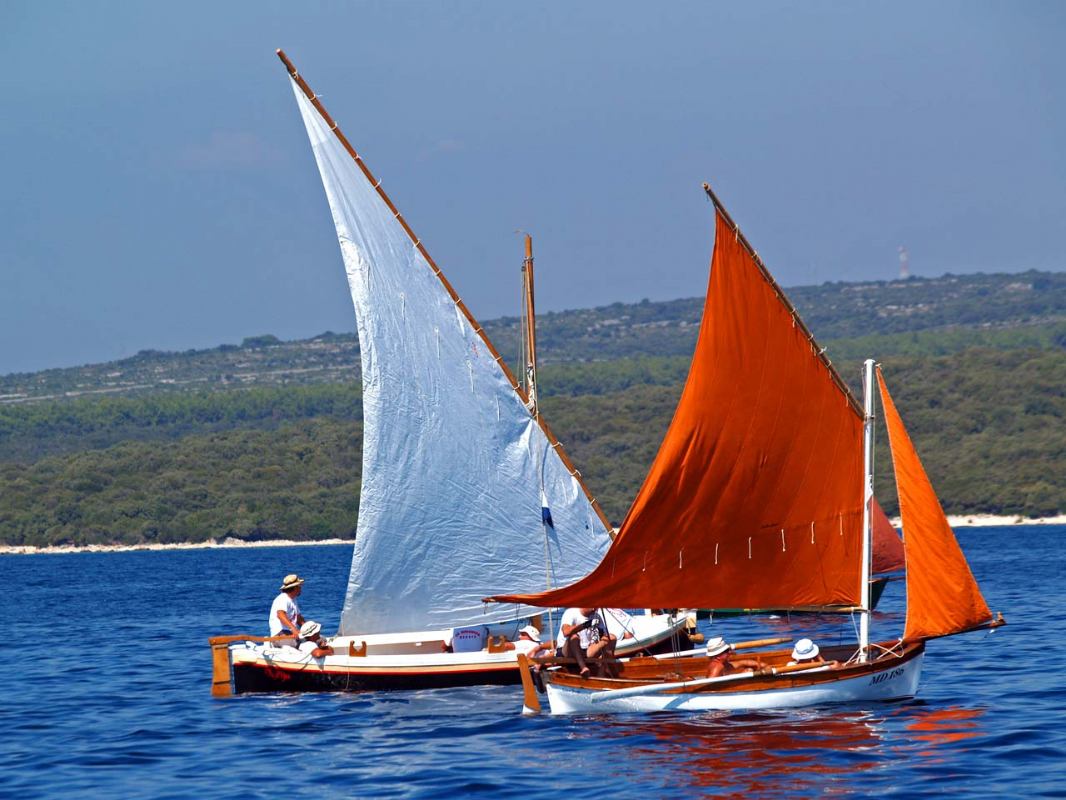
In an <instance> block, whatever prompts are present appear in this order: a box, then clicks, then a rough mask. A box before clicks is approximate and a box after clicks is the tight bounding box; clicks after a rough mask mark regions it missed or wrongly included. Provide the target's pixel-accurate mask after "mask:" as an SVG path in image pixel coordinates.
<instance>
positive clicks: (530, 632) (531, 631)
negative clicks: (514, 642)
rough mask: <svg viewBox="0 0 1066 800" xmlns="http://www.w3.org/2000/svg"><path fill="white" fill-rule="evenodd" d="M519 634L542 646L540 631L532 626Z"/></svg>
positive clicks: (523, 629) (521, 630)
mask: <svg viewBox="0 0 1066 800" xmlns="http://www.w3.org/2000/svg"><path fill="white" fill-rule="evenodd" d="M518 632H519V633H524V634H525V635H526V636H528V637H529V638H530V639H532V640H533V641H534V642H536V643H537V644H540V631H538V630H537V629H536V628H534V627H533V626H532V625H526V627H524V628H522V629H520V630H519V631H518Z"/></svg>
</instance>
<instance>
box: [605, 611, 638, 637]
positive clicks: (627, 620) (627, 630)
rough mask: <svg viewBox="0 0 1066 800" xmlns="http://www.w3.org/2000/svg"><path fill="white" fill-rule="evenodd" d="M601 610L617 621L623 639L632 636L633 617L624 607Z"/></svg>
mask: <svg viewBox="0 0 1066 800" xmlns="http://www.w3.org/2000/svg"><path fill="white" fill-rule="evenodd" d="M603 611H604V613H605V614H607V615H608V617H613V618H614V621H615V622H617V623H618V625H619V627H620V628H621V629H622V639H623V640H624V639H632V638H634V633H633V617H632V615H631V614H630V613H629V612H628V611H626V610H625V609H624V608H605V609H604V610H603Z"/></svg>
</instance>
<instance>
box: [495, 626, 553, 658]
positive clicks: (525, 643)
mask: <svg viewBox="0 0 1066 800" xmlns="http://www.w3.org/2000/svg"><path fill="white" fill-rule="evenodd" d="M550 647H551V645H549V644H545V643H541V641H540V631H538V630H537V629H536V628H534V627H533V626H532V625H526V627H524V628H522V629H521V630H520V631H519V632H518V641H515V642H507V643H506V644H504V646H503V649H504V650H517V651H518V652H519V653H522V654H524V655H527V656H530V657H533V656H535V655H537V654H538V653H540V651H541V650H547V649H549V648H550Z"/></svg>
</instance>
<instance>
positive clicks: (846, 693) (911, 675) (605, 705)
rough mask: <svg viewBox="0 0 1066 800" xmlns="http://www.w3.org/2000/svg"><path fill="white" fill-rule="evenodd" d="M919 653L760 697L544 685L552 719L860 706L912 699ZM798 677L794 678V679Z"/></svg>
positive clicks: (754, 694) (759, 694)
mask: <svg viewBox="0 0 1066 800" xmlns="http://www.w3.org/2000/svg"><path fill="white" fill-rule="evenodd" d="M923 658H924V653H919V654H918V655H917V656H915V657H913V658H911V659H909V660H907V661H905V662H904V663H902V664H895V665H891V666H886V668H885V670H883V671H878V672H874V673H866V674H863V675H857V676H855V677H853V678H842V679H840V680H836V681H832V682H827V683H812V684H810V685H806V686H792V687H784V688H778V689H763V690H759V691H743V692H741V691H738V692H729V691H728V690H725V689H717V690H715V691H691V692H680V693H679V692H676V691H675V692H669V693H668V692H652V693H646V694H638V695H628V696H626V695H622V696H616V697H612V696H611V692H610V691H604V690H597V689H585V688H580V687H571V686H561V685H557V684H554V683H551V682H547V686H546V689H547V693H548V702H549V704H550V705H551V713H552V714H622V713H628V712H651V711H756V710H763V709H775V708H802V707H805V706H820V705H830V704H834V703H861V702H870V701H873V702H878V701H886V700H898V699H902V698H907V697H913V696H914V694H915V693H916V692H917V691H918V681H919V679H920V678H921V673H922V659H923ZM800 674H802V673H796V676H797V677H798V676H799V675H800Z"/></svg>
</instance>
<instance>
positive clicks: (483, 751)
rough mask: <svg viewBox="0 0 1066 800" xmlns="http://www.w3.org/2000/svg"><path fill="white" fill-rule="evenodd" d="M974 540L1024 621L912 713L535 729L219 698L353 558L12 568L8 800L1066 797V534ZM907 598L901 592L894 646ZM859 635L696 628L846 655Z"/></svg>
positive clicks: (3, 782)
mask: <svg viewBox="0 0 1066 800" xmlns="http://www.w3.org/2000/svg"><path fill="white" fill-rule="evenodd" d="M959 539H960V541H961V544H962V546H963V549H964V550H965V551H966V554H967V557H968V558H969V561H970V564H971V566H972V568H973V571H974V574H975V575H976V577H977V579H978V581H979V582H980V584H981V588H982V590H983V592H984V595H985V598H986V599H987V600H988V603H989V605H990V606H991V608H992V609H993V610H1002V611H1003V612H1004V613H1005V615H1006V617H1007V621H1008V626H1007V627H1005V628H1002V629H1000V630H999V631H997V632H995V633H992V634H989V633H987V632H978V633H970V634H966V635H963V636H957V637H952V638H949V639H943V640H938V641H934V642H931V643H930V644H929V646H928V651H927V655H926V659H925V669H924V673H923V676H922V684H921V687H920V689H919V693H918V696H917V698H915V699H914V700H911V701H906V702H897V703H889V704H874V703H871V704H867V705H862V706H854V707H853V706H844V707H826V708H818V709H806V710H801V711H787V712H776V713H766V712H761V713H704V714H682V713H667V714H659V715H622V716H607V715H605V716H585V717H550V716H548V715H542V716H539V717H534V718H524V717H522V716H521V715H520V708H521V688H520V687H517V686H516V687H485V688H477V687H475V688H464V689H443V690H435V691H421V692H392V693H387V692H379V693H366V694H306V695H280V694H279V695H245V696H241V697H235V698H230V699H222V700H217V699H212V697H211V694H210V683H211V658H210V651H209V648H208V646H207V638H208V636H210V635H218V634H224V633H237V632H241V633H264V632H265V627H266V617H267V610H268V609H269V606H270V601H271V599H272V598H273V596H274V595H275V594H276V592H277V588H278V585H279V584H280V581H281V578H282V577H283V576H284V575H285V574H286V573H290V572H298V573H300V574H301V575H302V576H305V577H306V579H307V583H306V584H305V586H304V593H303V595H302V596H301V597H300V604H301V608H302V610H303V613H304V615H305V616H307V617H308V618H312V619H317V620H319V621H321V622H322V623H323V625H324V627H325V628H326V630H335V629H336V626H337V622H338V619H339V612H340V607H341V604H342V600H343V595H344V590H345V584H346V579H347V570H348V561H349V557H350V547H346V546H320V547H287V548H281V547H279V548H263V549H215V550H183V551H153V552H126V553H81V554H64V555H33V556H0V583H2V585H3V598H4V602H3V604H2V607H3V610H4V613H3V618H4V628H5V629H6V635H5V636H4V642H5V645H6V646H5V647H4V648H3V661H4V670H3V671H4V674H5V675H7V678H6V680H5V681H4V687H3V688H4V692H3V699H2V700H0V796H2V797H18V798H23V799H24V798H30V797H53V796H72V797H84V796H94V797H134V798H141V797H152V798H157V797H175V798H177V797H212V798H213V797H234V798H254V797H263V798H272V799H275V798H291V797H456V796H470V795H482V796H522V797H526V798H541V797H543V798H552V799H553V800H555V799H556V798H560V797H566V798H571V797H597V798H602V797H604V796H614V797H690V796H695V795H725V796H728V795H736V796H741V795H743V796H745V797H749V798H750V797H811V796H813V795H818V794H826V793H831V794H836V795H856V796H860V797H866V796H871V795H892V794H896V795H901V796H907V797H914V796H921V795H940V794H945V793H952V794H954V795H969V796H997V797H1004V796H1009V797H1034V796H1064V795H1066V714H1064V711H1066V701H1064V699H1066V659H1064V658H1063V655H1064V650H1066V648H1064V645H1066V637H1064V635H1063V627H1064V624H1066V610H1064V604H1066V597H1064V594H1066V593H1064V591H1063V589H1064V587H1066V570H1064V566H1066V563H1064V562H1066V560H1064V557H1063V546H1064V545H1066V527H1063V526H1058V527H1037V526H1028V527H1010V528H969V529H966V528H963V529H960V530H959ZM902 608H903V585H902V583H894V584H891V585H890V586H889V588H888V591H887V592H886V596H885V598H884V599H883V600H882V604H881V609H880V610H879V611H878V613H877V614H876V615H875V618H874V620H873V623H872V631H873V635H874V636H875V637H876V638H879V639H880V638H885V639H887V638H892V637H894V636H898V635H899V633H900V631H901V629H902V622H903V617H902ZM854 624H855V622H854V621H853V620H852V619H851V617H849V616H844V617H837V618H834V619H831V620H826V619H824V618H813V617H794V618H792V619H787V618H777V619H768V618H755V617H748V618H738V619H729V620H712V621H710V622H704V623H701V626H702V628H703V630H704V632H705V633H711V632H712V631H713V633H714V634H721V635H724V636H726V637H727V638H729V639H731V640H733V641H739V640H741V639H747V638H756V637H765V636H776V635H790V636H794V637H800V636H811V637H813V638H815V639H816V640H817V641H819V642H821V643H823V644H831V643H834V642H836V641H842V640H853V638H854Z"/></svg>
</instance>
